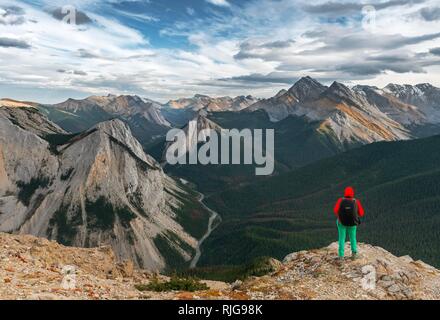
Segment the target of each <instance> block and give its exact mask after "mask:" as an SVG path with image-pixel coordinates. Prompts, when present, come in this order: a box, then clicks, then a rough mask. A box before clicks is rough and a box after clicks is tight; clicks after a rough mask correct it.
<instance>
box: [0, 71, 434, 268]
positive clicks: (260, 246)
mask: <svg viewBox="0 0 440 320" xmlns="http://www.w3.org/2000/svg"><path fill="white" fill-rule="evenodd" d="M189 120H194V121H197V127H198V130H201V129H205V128H213V129H215V130H220V129H222V128H224V129H232V128H237V129H244V128H249V129H274V130H275V172H274V174H273V177H258V178H257V177H255V175H254V166H253V165H229V166H224V165H208V166H202V165H185V166H170V165H166V164H165V163H163V160H164V151H165V150H166V148H167V146H168V145H169V144H168V143H167V142H166V141H165V135H166V133H167V132H168V130H170V129H171V128H183V129H184V130H186V125H187V123H188V121H189ZM0 133H1V135H0V231H5V232H12V233H31V234H34V235H37V236H43V237H47V238H50V239H56V240H58V241H59V242H61V243H63V244H66V245H74V246H84V247H92V246H99V245H103V244H108V245H111V246H112V247H113V249H114V251H115V253H116V255H117V257H118V258H119V259H121V260H124V259H130V260H133V261H134V262H135V263H136V264H137V265H139V266H142V267H144V268H148V269H151V270H165V269H169V268H186V267H187V266H189V264H190V262H191V260H192V259H193V257H194V256H195V255H196V252H197V250H198V249H199V243H198V240H199V239H202V238H203V237H204V235H205V232H206V230H207V229H208V223H211V222H209V221H210V219H209V217H210V214H211V212H209V211H208V210H206V207H205V206H204V205H202V204H201V203H200V201H201V200H200V199H201V198H203V196H201V195H200V194H198V192H196V191H195V190H193V187H194V186H195V187H196V188H197V189H198V190H200V191H201V192H203V193H205V194H206V195H207V196H209V197H208V201H209V205H210V206H212V207H213V208H215V209H216V210H217V211H218V213H219V214H220V215H221V216H222V218H223V222H222V223H221V224H220V226H219V227H218V228H217V229H215V230H214V231H213V232H212V235H211V236H210V237H209V238H208V239H207V240H206V241H205V242H204V243H203V247H202V249H203V254H202V256H201V260H200V263H201V264H202V265H205V266H206V265H216V264H220V263H223V264H224V263H227V264H237V263H243V262H246V261H248V260H249V259H252V258H255V257H258V256H261V255H265V254H267V253H269V252H270V253H273V255H275V256H276V257H277V258H279V257H281V256H282V255H284V254H286V253H288V252H290V251H292V249H298V250H299V249H302V248H304V247H307V248H311V247H312V246H322V245H324V244H325V243H328V242H329V240H331V238H332V237H333V233H334V232H333V231H334V226H333V221H332V220H331V219H330V217H331V215H330V216H329V210H330V205H329V203H331V200H332V199H333V198H335V197H337V196H338V195H339V192H340V188H342V186H343V185H345V184H354V185H356V186H357V187H359V192H360V193H361V194H363V195H364V197H365V199H366V206H367V210H368V211H369V212H373V213H372V214H371V215H370V217H371V221H368V224H366V227H365V228H366V232H365V239H366V240H368V241H371V242H373V243H377V244H379V245H381V246H384V247H386V248H387V249H391V250H395V251H393V252H399V253H400V252H402V253H403V252H409V253H411V254H413V255H414V256H416V257H421V258H423V259H426V260H427V261H429V262H430V263H433V264H437V265H438V264H439V263H440V261H439V260H438V259H437V258H436V257H437V255H438V252H437V251H436V249H435V248H432V246H428V247H427V248H420V246H419V244H418V243H420V242H421V241H422V242H427V241H428V239H436V235H435V234H432V233H431V228H430V227H426V226H422V225H421V224H419V223H418V222H417V220H416V217H417V216H415V215H418V214H420V212H421V211H420V209H419V207H418V206H422V207H423V206H424V205H426V206H428V208H427V209H426V210H425V212H424V213H422V214H423V217H424V218H425V219H428V220H429V223H430V224H429V225H432V226H437V223H438V221H437V220H436V219H437V218H436V217H437V216H436V212H435V210H434V208H435V207H436V206H437V203H436V201H437V198H438V196H439V193H438V189H437V188H436V187H433V188H431V186H432V185H433V183H434V182H433V181H435V179H437V177H436V170H437V162H436V160H435V157H436V151H433V149H434V148H437V149H438V138H437V137H433V138H427V139H421V138H425V137H430V136H435V135H436V134H440V89H439V88H436V87H434V86H432V85H430V84H419V85H415V86H411V85H396V84H389V85H387V86H386V87H385V88H382V89H380V88H377V87H373V86H365V85H357V86H354V87H351V88H350V87H348V86H346V85H344V84H342V83H339V82H334V83H332V84H331V85H330V86H325V85H323V84H321V83H319V82H318V81H317V80H315V79H312V78H310V77H304V78H301V79H300V80H299V81H297V82H296V83H295V84H294V85H293V86H292V87H291V88H289V89H287V90H281V91H280V92H279V93H277V94H276V95H275V96H273V97H271V98H268V99H257V98H254V97H252V96H238V97H235V98H231V97H219V98H215V97H214V98H213V97H208V96H205V95H195V96H194V97H191V98H183V99H177V100H171V101H169V102H167V103H165V104H160V103H158V102H155V101H152V100H150V99H147V98H143V97H139V96H135V95H119V96H117V95H107V96H91V97H88V98H85V99H81V100H78V99H68V100H66V101H64V102H62V103H59V104H54V105H47V104H41V103H38V102H25V101H16V100H12V99H2V100H0ZM405 141H407V142H405ZM385 142H386V143H385ZM405 150H406V151H405ZM424 161H426V162H427V164H424ZM361 178H363V179H361ZM365 181H367V182H368V183H367V182H365ZM412 183H414V185H413V184H412ZM416 183H418V184H420V185H421V187H422V190H424V192H423V193H420V192H418V191H417V190H415V189H413V188H412V187H413V186H416V185H417V184H416ZM429 188H431V189H432V191H429V190H428V189H429ZM309 193H310V196H309V195H308V194H309ZM385 195H386V196H388V197H389V199H390V201H391V203H393V204H396V205H397V207H396V208H398V209H396V210H394V209H393V210H392V211H391V212H388V211H387V210H390V207H389V206H388V204H387V203H386V202H385V200H384V198H383V197H385ZM415 195H417V196H415ZM414 197H415V198H414ZM309 202H310V203H311V204H309ZM384 203H385V204H384ZM381 205H384V207H381ZM385 208H386V209H385ZM382 212H386V213H387V215H386V218H384V220H385V221H388V222H389V223H390V224H392V222H395V224H394V225H395V227H392V228H391V229H390V228H388V229H387V228H385V227H384V226H383V225H381V219H379V218H377V217H376V218H377V220H375V218H373V217H375V216H376V215H377V214H379V213H382ZM398 212H403V213H402V214H401V215H402V216H403V217H405V219H406V220H405V219H399V218H400V214H399V213H398ZM324 213H325V215H324ZM407 221H411V224H409V223H407ZM211 227H212V226H211V225H210V229H211ZM432 228H435V227H432ZM414 230H415V231H414ZM423 230H425V231H423ZM432 230H434V229H432ZM384 234H385V236H384ZM408 234H411V237H412V238H411V241H409V242H408V243H407V242H405V241H404V238H405V235H408ZM237 243H239V244H240V245H239V246H237ZM219 252H222V254H218V253H219Z"/></svg>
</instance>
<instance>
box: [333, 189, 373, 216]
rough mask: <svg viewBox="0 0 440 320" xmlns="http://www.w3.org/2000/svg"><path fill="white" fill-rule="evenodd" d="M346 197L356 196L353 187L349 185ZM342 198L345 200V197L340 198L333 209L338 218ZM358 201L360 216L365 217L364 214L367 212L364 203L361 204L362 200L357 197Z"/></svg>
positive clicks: (345, 193)
mask: <svg viewBox="0 0 440 320" xmlns="http://www.w3.org/2000/svg"><path fill="white" fill-rule="evenodd" d="M344 198H348V199H352V198H354V190H353V188H352V187H348V188H346V189H345V192H344ZM342 200H343V198H340V199H339V200H338V202H336V205H335V207H334V209H333V212H334V213H335V216H336V217H338V218H339V216H338V214H339V206H340V205H341V201H342ZM356 203H357V206H358V214H359V217H363V216H364V214H365V211H364V208H363V207H362V204H361V202H360V201H359V200H357V199H356Z"/></svg>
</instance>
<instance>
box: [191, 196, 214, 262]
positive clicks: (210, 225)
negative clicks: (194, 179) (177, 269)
mask: <svg viewBox="0 0 440 320" xmlns="http://www.w3.org/2000/svg"><path fill="white" fill-rule="evenodd" d="M203 199H205V195H204V194H202V193H200V192H199V199H198V201H199V202H200V204H201V205H202V206H203V208H205V209H206V210H207V211H208V212H209V213H210V214H211V216H210V217H209V221H208V229H207V230H206V233H205V234H204V235H203V237H201V238H200V239H199V242H198V243H197V247H196V255H195V256H194V258H193V259H192V261H191V264H190V265H189V267H190V268H195V267H196V266H197V263H198V262H199V259H200V256H201V255H202V250H201V249H200V248H201V246H202V244H203V242H204V241H205V240H206V239H207V238H208V237H209V236H210V235H211V232H212V231H213V230H214V229H215V228H216V227H217V226H218V224H217V225H216V226H215V227H213V224H214V221H215V220H216V218H219V219H221V218H220V216H219V214H218V213H217V212H215V211H214V210H212V209H211V208H209V207H208V206H207V205H205V204H204V203H203Z"/></svg>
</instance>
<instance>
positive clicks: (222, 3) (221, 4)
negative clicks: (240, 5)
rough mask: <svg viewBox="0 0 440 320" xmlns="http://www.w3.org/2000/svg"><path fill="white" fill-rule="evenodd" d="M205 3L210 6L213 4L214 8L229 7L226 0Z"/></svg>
mask: <svg viewBox="0 0 440 320" xmlns="http://www.w3.org/2000/svg"><path fill="white" fill-rule="evenodd" d="M206 2H209V3H210V4H213V5H215V6H220V7H229V6H230V3H229V2H228V1H227V0H206Z"/></svg>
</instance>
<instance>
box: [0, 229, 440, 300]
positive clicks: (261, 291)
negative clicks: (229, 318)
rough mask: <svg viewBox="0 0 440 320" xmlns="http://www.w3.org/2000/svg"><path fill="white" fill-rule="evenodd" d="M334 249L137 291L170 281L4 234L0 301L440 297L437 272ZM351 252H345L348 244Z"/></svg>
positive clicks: (365, 248) (107, 257)
mask: <svg viewBox="0 0 440 320" xmlns="http://www.w3.org/2000/svg"><path fill="white" fill-rule="evenodd" d="M336 250H337V244H336V243H333V244H331V245H330V246H329V247H326V248H322V249H316V250H309V251H300V252H295V253H292V254H289V255H288V256H286V258H285V259H284V261H283V262H280V261H277V260H275V259H272V261H271V265H272V267H273V272H272V273H270V274H267V275H265V276H262V277H251V278H249V279H246V280H244V281H235V282H233V283H232V284H227V283H223V282H217V281H206V280H202V282H204V283H206V284H207V286H208V288H209V289H207V290H203V291H196V292H182V291H180V292H178V291H170V292H161V293H158V292H151V291H138V290H137V289H136V285H139V284H142V285H145V284H148V283H149V282H150V281H152V280H153V279H155V280H157V279H159V280H162V281H164V280H167V279H168V278H167V277H166V276H162V275H159V274H152V273H150V272H147V271H144V270H141V269H138V268H136V267H134V266H133V264H132V263H131V262H130V261H123V262H118V261H117V260H116V259H115V255H114V254H113V252H112V250H111V248H110V247H99V248H93V249H84V248H73V247H65V246H62V245H60V244H57V243H56V242H54V241H49V240H46V239H42V238H36V237H33V236H29V235H10V234H4V233H0V299H44V300H47V299H155V300H157V299H161V300H163V299H185V300H186V299H196V300H199V299H207V300H208V299H225V300H248V299H268V300H269V299H270V300H272V299H283V300H298V299H299V300H309V299H332V300H335V299H338V300H339V299H350V300H351V299H353V300H355V299H356V300H359V299H439V298H440V271H439V270H437V269H435V268H433V267H431V266H429V265H427V264H425V263H423V262H422V261H414V260H412V259H411V258H410V257H408V256H404V257H396V256H394V255H392V254H391V253H389V252H387V251H386V250H384V249H382V248H380V247H374V246H371V245H367V244H360V245H359V250H360V256H359V258H358V259H357V260H354V261H352V260H350V259H349V258H347V259H346V260H344V261H343V262H339V261H338V260H337V256H336ZM347 250H348V246H347Z"/></svg>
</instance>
